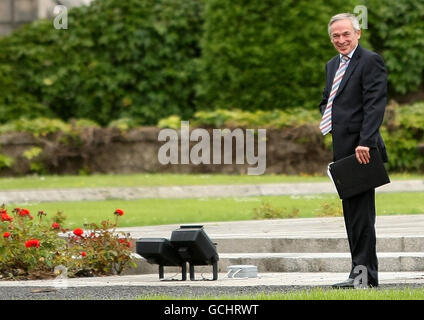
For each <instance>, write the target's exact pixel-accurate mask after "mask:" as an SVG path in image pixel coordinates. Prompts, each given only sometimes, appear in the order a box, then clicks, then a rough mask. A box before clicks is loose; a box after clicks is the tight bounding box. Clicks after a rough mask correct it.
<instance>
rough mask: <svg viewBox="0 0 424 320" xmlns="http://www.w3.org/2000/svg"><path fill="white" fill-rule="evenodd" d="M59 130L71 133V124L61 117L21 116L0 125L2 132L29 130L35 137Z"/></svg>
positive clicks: (0, 131) (0, 132)
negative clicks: (32, 117)
mask: <svg viewBox="0 0 424 320" xmlns="http://www.w3.org/2000/svg"><path fill="white" fill-rule="evenodd" d="M59 131H60V132H64V133H69V132H70V131H71V126H70V125H69V124H67V123H65V122H64V121H62V120H60V119H48V118H36V119H32V120H30V119H27V118H21V119H17V120H13V121H9V122H7V123H5V124H3V125H0V134H3V133H6V132H28V133H32V134H33V135H34V136H35V137H39V136H47V135H49V134H51V133H55V132H59Z"/></svg>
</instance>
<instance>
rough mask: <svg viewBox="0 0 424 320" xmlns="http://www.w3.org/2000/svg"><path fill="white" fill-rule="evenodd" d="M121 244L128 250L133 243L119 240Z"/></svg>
mask: <svg viewBox="0 0 424 320" xmlns="http://www.w3.org/2000/svg"><path fill="white" fill-rule="evenodd" d="M119 243H121V244H124V245H126V246H127V247H128V248H129V247H130V246H131V242H129V241H127V240H125V239H119Z"/></svg>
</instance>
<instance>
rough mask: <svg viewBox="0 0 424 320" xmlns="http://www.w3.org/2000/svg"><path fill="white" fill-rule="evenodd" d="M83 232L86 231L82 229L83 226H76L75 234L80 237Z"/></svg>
mask: <svg viewBox="0 0 424 320" xmlns="http://www.w3.org/2000/svg"><path fill="white" fill-rule="evenodd" d="M83 233H84V230H82V229H81V228H76V229H75V230H74V235H76V236H78V237H82V235H83Z"/></svg>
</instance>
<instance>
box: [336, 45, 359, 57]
mask: <svg viewBox="0 0 424 320" xmlns="http://www.w3.org/2000/svg"><path fill="white" fill-rule="evenodd" d="M356 48H358V45H356V47H355V48H354V49H353V50H352V51H351V52H349V54H348V55H347V56H348V57H349V61H350V59H352V56H353V54H354V53H355V50H356ZM339 56H340V60H341V59H342V57H343V55H342V54H340V55H339Z"/></svg>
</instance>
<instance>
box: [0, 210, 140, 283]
mask: <svg viewBox="0 0 424 320" xmlns="http://www.w3.org/2000/svg"><path fill="white" fill-rule="evenodd" d="M114 214H115V215H116V220H115V222H114V223H112V222H110V221H108V220H107V221H103V222H101V224H100V225H97V224H94V223H91V224H88V225H84V229H81V228H76V229H74V230H73V231H70V230H68V229H66V228H64V227H62V226H63V225H64V221H65V219H66V217H65V216H64V215H63V213H62V212H58V213H57V214H56V215H54V216H53V217H52V219H51V220H50V221H48V220H47V219H43V218H44V217H45V216H46V215H47V214H46V213H45V212H44V211H39V212H38V214H37V217H38V220H37V219H34V217H33V216H32V215H31V213H30V211H29V210H28V209H25V208H15V209H13V210H12V213H11V214H10V215H9V213H8V211H7V209H6V208H5V206H4V205H3V206H1V207H0V234H3V237H0V278H1V279H17V280H20V279H40V278H52V277H55V276H56V275H55V274H54V268H55V266H59V265H63V266H65V267H66V268H67V271H68V272H67V274H68V276H70V277H74V276H94V275H108V274H120V273H121V272H122V271H123V270H124V269H125V268H127V267H129V266H134V265H135V263H134V261H133V259H132V255H131V254H132V250H131V242H130V239H129V234H125V233H118V232H116V227H117V226H118V219H119V217H121V216H122V215H124V211H123V210H122V209H117V210H116V211H115V212H114Z"/></svg>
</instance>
